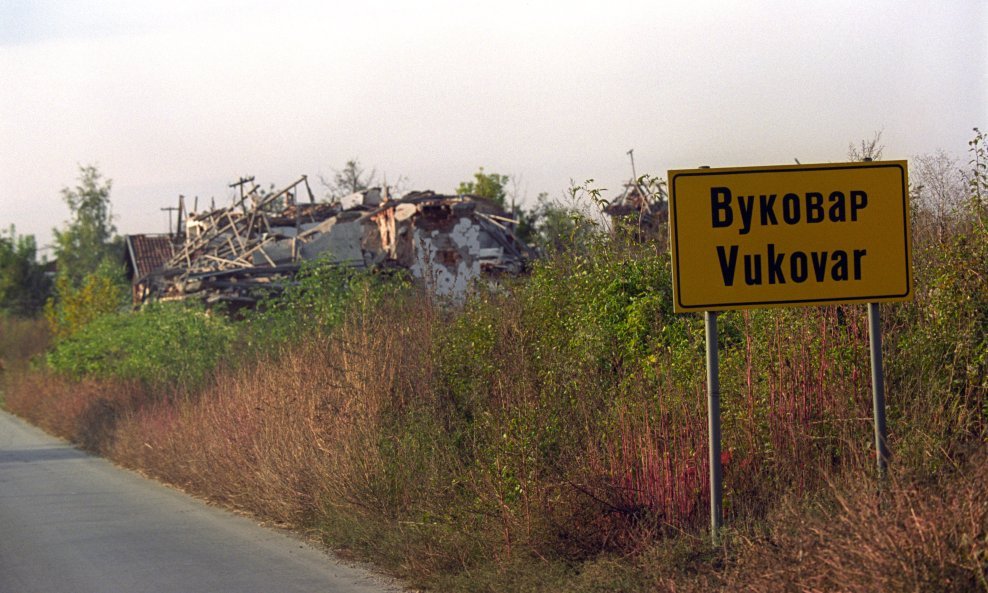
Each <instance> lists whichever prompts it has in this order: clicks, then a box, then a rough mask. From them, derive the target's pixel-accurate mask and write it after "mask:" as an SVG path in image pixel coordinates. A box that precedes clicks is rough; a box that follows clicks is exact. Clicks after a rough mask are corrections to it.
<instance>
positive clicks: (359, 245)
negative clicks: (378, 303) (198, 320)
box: [128, 176, 534, 306]
mask: <svg viewBox="0 0 988 593" xmlns="http://www.w3.org/2000/svg"><path fill="white" fill-rule="evenodd" d="M248 183H250V184H251V185H250V187H249V188H248V187H247V184H248ZM235 185H239V187H240V188H241V194H240V199H239V200H238V201H236V202H235V203H234V204H233V205H232V206H230V207H228V208H210V209H208V210H206V211H203V212H186V211H185V206H184V201H180V204H179V229H180V230H179V231H178V232H177V234H176V236H175V239H174V243H173V245H174V251H173V253H172V255H171V257H170V258H168V259H167V261H165V262H164V263H163V264H161V265H160V267H157V268H156V269H154V270H152V271H150V272H146V271H145V269H144V267H142V266H140V265H138V262H139V259H140V258H139V257H138V256H136V255H135V256H132V259H133V261H134V264H133V266H132V267H133V269H134V277H133V284H134V286H135V291H134V296H135V303H137V302H142V301H145V300H148V299H160V300H176V299H199V300H202V301H204V302H206V303H207V304H214V303H218V302H225V303H228V304H230V305H232V306H251V305H253V304H255V303H256V302H257V300H258V299H259V298H262V297H263V296H264V295H266V294H271V293H272V292H277V291H279V290H280V289H282V288H283V287H285V286H287V285H288V284H289V283H290V282H291V281H292V279H293V277H294V275H295V273H296V272H298V270H299V269H300V267H301V266H302V264H303V263H304V262H307V261H313V260H317V259H325V260H327V261H330V262H332V263H334V264H337V265H342V266H352V267H357V268H399V269H404V270H408V271H409V272H410V274H411V275H412V277H413V278H415V279H418V280H419V281H421V282H422V283H423V284H424V285H425V286H426V287H427V288H428V289H429V290H431V291H432V292H433V293H434V294H436V295H439V296H443V297H450V298H454V299H458V298H462V297H463V296H464V295H465V294H466V292H467V290H469V288H470V286H471V285H472V284H473V283H475V282H477V281H479V280H481V279H484V278H492V277H496V276H497V275H499V274H503V273H509V274H517V273H519V272H521V271H523V270H524V269H525V267H526V263H527V261H528V260H529V259H530V258H531V257H532V256H533V255H534V253H533V251H532V250H531V249H530V248H529V247H528V246H527V245H526V244H525V243H524V242H522V241H521V240H519V239H518V238H517V237H516V236H515V234H514V232H513V231H512V226H513V223H514V221H513V220H511V219H510V218H508V217H507V216H506V214H505V213H504V211H503V210H502V209H501V208H500V207H498V206H497V204H495V203H494V202H492V201H490V200H487V199H484V198H481V197H477V196H468V195H456V196H450V195H440V194H436V193H434V192H431V191H424V192H411V193H408V194H406V195H404V196H402V197H401V198H392V197H391V196H390V195H389V194H388V192H387V190H386V189H384V190H382V189H380V188H373V189H368V190H365V191H362V192H359V193H355V194H352V195H350V196H347V197H345V198H343V199H341V200H339V201H338V202H336V203H332V204H324V203H316V202H315V199H314V197H313V195H312V191H311V189H310V187H309V184H308V181H307V178H306V177H305V176H302V177H301V178H300V179H299V180H297V181H295V182H294V183H292V184H291V185H289V186H287V187H285V188H283V189H281V190H278V191H271V192H265V191H263V190H262V189H261V188H260V187H259V186H257V185H256V184H253V180H252V179H248V180H241V183H239V184H235ZM300 194H301V195H302V197H303V199H302V200H299V196H300ZM303 202H307V203H303ZM132 237H134V239H133V241H131V242H129V243H128V244H131V243H133V244H134V245H138V244H139V243H140V242H141V241H140V239H138V237H141V236H132Z"/></svg>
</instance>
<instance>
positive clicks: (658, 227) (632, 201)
mask: <svg viewBox="0 0 988 593" xmlns="http://www.w3.org/2000/svg"><path fill="white" fill-rule="evenodd" d="M604 213H605V214H608V215H609V216H610V217H611V219H612V220H613V221H614V222H615V224H614V225H613V228H615V229H617V228H618V227H619V226H622V227H623V228H626V229H629V230H631V231H632V233H633V236H634V237H635V238H636V239H638V240H639V241H644V240H655V239H659V240H665V236H666V229H665V223H666V222H668V220H669V200H668V197H667V196H666V192H665V189H664V188H663V187H662V185H661V184H659V185H657V186H655V187H648V188H646V187H643V185H642V183H640V182H639V181H638V180H637V179H634V178H632V179H631V181H629V182H628V183H626V184H625V185H624V192H623V193H621V195H620V196H618V197H616V198H614V199H613V200H612V201H611V202H610V203H609V204H608V205H607V206H606V207H605V208H604Z"/></svg>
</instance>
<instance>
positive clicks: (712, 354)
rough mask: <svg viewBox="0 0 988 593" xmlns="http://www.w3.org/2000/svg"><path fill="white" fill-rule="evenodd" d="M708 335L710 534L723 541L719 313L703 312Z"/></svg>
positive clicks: (714, 540)
mask: <svg viewBox="0 0 988 593" xmlns="http://www.w3.org/2000/svg"><path fill="white" fill-rule="evenodd" d="M703 321H704V329H705V330H706V335H707V434H709V435H710V446H709V447H708V450H709V454H710V537H711V539H713V543H714V545H715V546H716V545H718V543H719V542H720V534H719V532H720V526H721V524H722V523H723V516H724V514H723V508H722V506H723V485H722V483H721V467H720V357H719V353H718V352H717V312H716V311H705V312H704V313H703Z"/></svg>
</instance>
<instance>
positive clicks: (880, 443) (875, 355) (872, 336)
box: [868, 303, 889, 478]
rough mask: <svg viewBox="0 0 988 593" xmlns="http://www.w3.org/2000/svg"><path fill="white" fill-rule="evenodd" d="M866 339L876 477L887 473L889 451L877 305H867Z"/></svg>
mask: <svg viewBox="0 0 988 593" xmlns="http://www.w3.org/2000/svg"><path fill="white" fill-rule="evenodd" d="M868 338H869V346H870V350H871V395H872V404H873V406H874V413H875V453H876V456H877V457H878V475H879V476H880V477H882V478H884V477H885V475H886V472H887V471H888V458H889V450H888V443H887V442H886V435H885V374H884V371H883V369H882V315H881V312H880V311H879V309H878V303H868Z"/></svg>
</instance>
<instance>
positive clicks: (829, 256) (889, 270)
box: [669, 161, 913, 543]
mask: <svg viewBox="0 0 988 593" xmlns="http://www.w3.org/2000/svg"><path fill="white" fill-rule="evenodd" d="M907 179H908V174H907V164H906V161H881V162H861V163H828V164H815V165H782V166H777V167H742V168H718V169H710V168H705V167H704V168H699V169H684V170H674V171H670V172H669V244H670V246H671V249H672V272H673V308H674V310H675V311H676V312H701V311H702V312H703V313H704V316H705V317H704V319H705V325H706V338H707V390H708V413H709V423H708V428H709V437H710V526H711V537H712V538H713V540H714V542H715V543H716V542H717V541H718V539H719V537H718V533H717V532H718V530H719V529H720V527H721V521H722V518H721V515H722V500H721V496H722V494H721V464H720V381H719V377H718V374H717V373H718V352H717V319H716V312H717V311H723V310H731V309H751V308H760V307H786V306H808V305H829V304H838V303H851V304H854V303H861V304H867V305H868V319H869V334H870V346H871V348H870V351H871V365H872V392H873V400H874V401H873V405H874V414H875V447H876V454H877V458H878V471H879V473H880V474H881V475H885V472H886V470H887V463H888V447H887V443H886V432H885V386H884V378H883V375H882V358H881V355H882V348H881V340H882V338H881V318H880V316H879V310H878V303H880V302H895V301H906V300H909V299H911V298H912V289H913V284H912V283H913V279H912V273H911V272H912V259H911V245H910V237H909V203H908V182H907Z"/></svg>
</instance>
